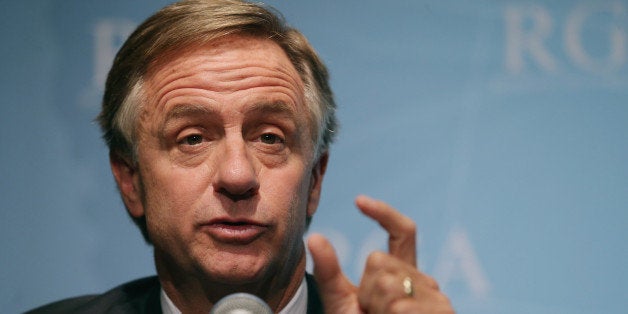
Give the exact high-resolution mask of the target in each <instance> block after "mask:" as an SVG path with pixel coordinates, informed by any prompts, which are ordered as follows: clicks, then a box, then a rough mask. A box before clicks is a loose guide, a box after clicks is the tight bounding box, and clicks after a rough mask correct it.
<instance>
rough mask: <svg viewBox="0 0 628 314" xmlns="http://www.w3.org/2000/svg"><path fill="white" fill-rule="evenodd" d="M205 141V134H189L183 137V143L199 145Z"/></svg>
mask: <svg viewBox="0 0 628 314" xmlns="http://www.w3.org/2000/svg"><path fill="white" fill-rule="evenodd" d="M202 142H203V136H202V135H200V134H192V135H188V136H186V137H185V138H184V139H183V143H184V144H187V145H198V144H200V143H202Z"/></svg>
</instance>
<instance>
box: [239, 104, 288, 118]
mask: <svg viewBox="0 0 628 314" xmlns="http://www.w3.org/2000/svg"><path fill="white" fill-rule="evenodd" d="M245 114H281V115H284V116H286V117H287V118H289V119H291V120H296V112H295V110H294V108H293V107H291V106H289V105H288V104H286V103H285V102H283V101H274V102H260V103H256V104H254V105H252V106H251V107H250V108H248V109H247V110H246V111H245Z"/></svg>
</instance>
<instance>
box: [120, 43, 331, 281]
mask: <svg viewBox="0 0 628 314" xmlns="http://www.w3.org/2000/svg"><path fill="white" fill-rule="evenodd" d="M144 92H145V95H146V99H147V102H146V103H145V105H144V108H143V109H142V112H141V114H140V122H139V128H138V139H139V141H138V165H139V166H138V167H139V168H138V169H131V170H130V171H129V172H128V173H130V175H129V176H128V177H129V178H130V179H128V180H127V184H126V185H125V183H124V182H121V179H119V177H120V175H116V179H117V180H118V184H120V188H121V191H122V193H123V196H124V199H125V202H126V204H127V207H128V208H129V211H130V212H131V214H132V215H133V216H135V217H141V216H142V215H145V216H146V221H147V226H148V231H149V235H150V238H151V240H152V242H153V244H154V246H155V257H156V259H157V264H158V265H159V264H160V263H161V264H162V265H166V266H167V267H169V268H171V269H176V270H177V271H181V272H182V274H187V275H198V274H201V275H204V276H205V278H206V279H210V280H214V281H219V282H224V283H229V284H246V283H253V282H256V281H258V280H263V279H268V278H267V277H268V276H274V275H273V272H275V271H280V270H281V269H291V268H290V267H293V266H294V265H296V263H298V262H299V261H300V260H301V259H302V258H303V255H302V254H303V242H302V236H303V233H304V231H305V221H306V215H313V214H314V211H315V210H316V206H317V203H318V195H319V192H320V185H321V180H322V176H323V172H324V162H323V165H321V163H318V162H317V161H314V162H313V161H312V154H313V145H312V140H311V138H312V135H311V134H310V127H309V124H308V123H309V122H308V121H309V120H308V113H307V110H306V107H305V104H304V99H303V83H302V81H301V79H300V77H299V75H298V73H297V72H296V70H295V69H294V67H293V66H292V64H291V62H290V61H289V59H288V57H287V56H286V55H285V53H284V52H283V50H282V49H281V48H280V47H279V46H278V45H277V44H275V43H274V42H272V41H270V40H263V39H255V38H250V37H241V36H232V37H228V38H226V39H224V40H221V41H219V42H216V43H212V44H211V45H207V46H201V47H192V48H189V49H183V52H180V53H178V54H174V55H172V56H169V57H168V58H167V59H166V60H162V61H161V62H158V63H156V64H154V65H153V66H151V68H150V69H149V72H148V73H147V76H146V79H145V81H144ZM113 167H114V174H116V171H118V172H119V171H120V170H116V165H114V166H113ZM122 181H124V179H122ZM125 187H126V188H125Z"/></svg>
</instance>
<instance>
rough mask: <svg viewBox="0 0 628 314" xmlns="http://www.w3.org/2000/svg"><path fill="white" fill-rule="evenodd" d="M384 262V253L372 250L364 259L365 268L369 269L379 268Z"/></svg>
mask: <svg viewBox="0 0 628 314" xmlns="http://www.w3.org/2000/svg"><path fill="white" fill-rule="evenodd" d="M385 264H386V253H384V252H373V253H371V254H369V256H368V257H367V259H366V268H367V269H370V270H374V269H380V268H382V267H383V266H384V265H385Z"/></svg>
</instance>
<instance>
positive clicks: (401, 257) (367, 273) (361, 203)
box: [308, 196, 454, 314]
mask: <svg viewBox="0 0 628 314" xmlns="http://www.w3.org/2000/svg"><path fill="white" fill-rule="evenodd" d="M356 205H357V207H358V208H359V209H360V210H361V211H362V212H363V213H364V214H365V215H367V216H368V217H370V218H372V219H373V220H375V221H377V222H378V223H379V224H380V225H381V226H382V227H383V228H384V229H385V230H386V231H387V232H388V235H389V237H388V253H384V252H373V253H371V254H370V255H369V257H368V260H367V262H366V267H365V269H364V274H363V275H362V279H361V281H360V285H359V286H357V287H356V286H354V285H353V284H352V283H351V282H350V281H349V279H348V278H347V277H346V276H345V275H344V273H343V272H342V270H341V269H340V264H339V263H338V258H337V256H336V253H335V252H334V249H333V247H332V245H331V244H330V243H329V241H327V239H325V238H324V237H323V236H321V235H312V236H311V237H310V238H309V240H308V247H309V249H310V253H311V254H312V260H313V261H314V277H315V278H316V281H317V283H318V287H319V291H320V293H321V298H322V300H323V305H324V307H325V313H328V314H336V313H337V314H345V313H348V314H350V313H454V311H453V308H452V307H451V304H450V302H449V299H448V298H447V297H446V296H445V295H444V294H443V293H442V292H440V290H439V287H438V284H437V283H436V281H435V280H434V279H433V278H431V277H430V276H428V275H426V274H424V273H422V272H421V271H419V270H418V269H417V267H416V265H417V263H416V224H415V223H414V222H413V221H412V220H411V219H410V218H408V217H406V216H404V215H402V214H401V213H399V212H398V211H397V210H395V209H394V208H392V207H391V206H389V205H388V204H386V203H384V202H382V201H378V200H374V199H371V198H369V197H366V196H359V197H358V198H356Z"/></svg>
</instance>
